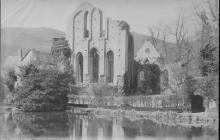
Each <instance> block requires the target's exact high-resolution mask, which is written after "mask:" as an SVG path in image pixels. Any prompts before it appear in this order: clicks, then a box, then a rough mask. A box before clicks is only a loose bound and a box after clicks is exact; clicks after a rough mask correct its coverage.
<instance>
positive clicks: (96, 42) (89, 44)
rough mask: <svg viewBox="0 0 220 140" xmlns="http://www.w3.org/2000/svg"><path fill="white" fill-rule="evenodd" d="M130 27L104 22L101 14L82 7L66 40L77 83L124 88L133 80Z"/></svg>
mask: <svg viewBox="0 0 220 140" xmlns="http://www.w3.org/2000/svg"><path fill="white" fill-rule="evenodd" d="M129 36H130V32H129V25H128V24H127V23H126V22H124V21H115V20H112V19H109V18H104V17H103V14H102V11H101V10H100V9H98V8H95V7H94V6H92V5H91V4H89V3H82V4H81V5H80V6H79V8H78V9H77V10H76V11H75V12H74V13H73V15H72V16H71V18H70V21H69V26H68V33H67V38H68V40H69V41H70V48H71V49H72V58H71V63H72V66H73V69H74V74H75V77H76V81H77V82H82V83H101V84H110V85H115V86H116V85H117V86H122V85H123V83H124V82H123V78H124V74H125V73H127V75H128V79H129V82H131V79H132V69H133V59H134V56H133V55H134V52H133V50H134V49H133V46H132V45H131V44H130V43H129Z"/></svg>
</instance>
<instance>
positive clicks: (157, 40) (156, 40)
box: [148, 25, 168, 63]
mask: <svg viewBox="0 0 220 140" xmlns="http://www.w3.org/2000/svg"><path fill="white" fill-rule="evenodd" d="M148 31H149V33H150V41H151V43H152V45H153V46H154V47H155V48H156V49H158V45H159V44H162V51H163V52H165V53H164V54H163V58H164V60H165V63H166V62H167V56H168V52H167V51H168V50H167V36H168V34H167V31H166V28H161V27H159V25H158V26H156V27H149V28H148Z"/></svg>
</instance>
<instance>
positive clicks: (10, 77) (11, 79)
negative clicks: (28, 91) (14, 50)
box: [5, 70, 17, 93]
mask: <svg viewBox="0 0 220 140" xmlns="http://www.w3.org/2000/svg"><path fill="white" fill-rule="evenodd" d="M16 81H17V76H16V74H15V71H14V70H9V71H8V72H7V76H6V78H5V84H6V86H7V87H8V89H9V91H10V92H12V93H13V92H14V91H15V87H14V84H15V82H16Z"/></svg>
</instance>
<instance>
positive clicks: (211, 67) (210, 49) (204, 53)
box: [200, 44, 218, 76]
mask: <svg viewBox="0 0 220 140" xmlns="http://www.w3.org/2000/svg"><path fill="white" fill-rule="evenodd" d="M215 51H216V47H214V46H213V45H211V44H208V45H206V46H205V47H204V48H202V49H201V50H200V57H201V59H200V69H201V74H202V75H203V76H208V73H213V72H217V71H218V62H217V60H216V58H215V56H214V53H215Z"/></svg>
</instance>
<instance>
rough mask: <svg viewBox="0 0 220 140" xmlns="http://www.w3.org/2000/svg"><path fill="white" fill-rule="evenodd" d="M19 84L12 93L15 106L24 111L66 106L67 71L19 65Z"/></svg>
mask: <svg viewBox="0 0 220 140" xmlns="http://www.w3.org/2000/svg"><path fill="white" fill-rule="evenodd" d="M20 76H21V85H22V86H20V87H18V89H17V91H16V94H15V95H14V103H15V106H16V107H17V108H19V109H22V110H24V111H49V110H64V109H65V108H66V106H67V102H68V98H67V94H68V93H69V89H70V87H69V85H70V83H74V78H73V77H72V74H71V73H69V72H60V71H58V70H54V69H47V70H39V69H37V68H36V67H34V66H33V65H29V66H26V67H21V75H20Z"/></svg>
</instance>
